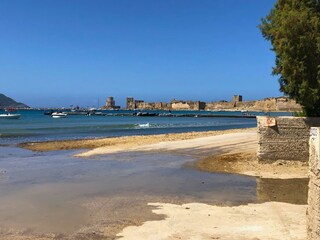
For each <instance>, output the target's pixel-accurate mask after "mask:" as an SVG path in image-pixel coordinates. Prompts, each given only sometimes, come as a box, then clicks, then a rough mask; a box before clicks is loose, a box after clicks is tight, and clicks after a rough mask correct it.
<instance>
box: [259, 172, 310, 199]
mask: <svg viewBox="0 0 320 240" xmlns="http://www.w3.org/2000/svg"><path fill="white" fill-rule="evenodd" d="M308 183H309V179H308V178H295V179H271V178H257V200H258V201H259V202H270V201H275V202H286V203H292V204H307V202H308Z"/></svg>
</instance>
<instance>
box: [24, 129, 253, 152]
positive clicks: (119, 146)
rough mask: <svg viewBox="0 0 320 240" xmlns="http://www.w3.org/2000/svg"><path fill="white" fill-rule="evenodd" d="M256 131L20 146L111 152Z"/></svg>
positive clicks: (135, 137)
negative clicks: (101, 149) (97, 149)
mask: <svg viewBox="0 0 320 240" xmlns="http://www.w3.org/2000/svg"><path fill="white" fill-rule="evenodd" d="M250 130H252V131H254V130H255V128H252V129H232V130H223V131H208V132H187V133H170V134H159V135H144V136H124V137H110V138H99V139H80V140H62V141H47V142H27V143H22V144H20V145H19V146H20V147H23V148H26V149H29V150H32V151H55V150H72V149H95V148H100V147H101V148H105V149H110V152H115V151H126V150H127V149H129V148H134V147H138V146H143V145H146V144H153V143H159V142H164V141H166V142H172V141H179V140H188V139H195V138H201V137H208V136H217V135H222V134H227V133H239V132H248V131H250Z"/></svg>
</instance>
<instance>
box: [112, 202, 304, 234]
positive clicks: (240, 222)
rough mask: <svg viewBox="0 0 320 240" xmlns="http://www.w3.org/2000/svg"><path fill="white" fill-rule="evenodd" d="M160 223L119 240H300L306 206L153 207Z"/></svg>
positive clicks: (136, 229) (127, 230)
mask: <svg viewBox="0 0 320 240" xmlns="http://www.w3.org/2000/svg"><path fill="white" fill-rule="evenodd" d="M149 205H151V206H155V207H157V209H156V210H153V212H154V213H156V214H164V215H166V216H167V217H166V219H164V220H160V221H148V222H145V223H144V224H143V225H142V226H138V227H134V226H131V227H127V228H125V229H124V230H123V231H122V232H121V233H119V234H118V235H117V236H121V237H122V238H120V239H122V240H141V239H145V240H156V239H157V240H160V239H161V240H169V239H170V240H175V239H183V240H186V239H190V240H191V239H192V240H198V239H199V240H207V239H208V240H209V239H221V240H222V239H223V240H258V239H259V240H274V239H278V240H304V239H306V227H305V226H306V217H305V212H306V206H305V205H300V206H299V205H292V204H287V203H276V202H269V203H263V204H249V205H244V206H237V207H219V206H211V205H207V204H200V203H189V204H183V205H175V204H165V203H153V204H149Z"/></svg>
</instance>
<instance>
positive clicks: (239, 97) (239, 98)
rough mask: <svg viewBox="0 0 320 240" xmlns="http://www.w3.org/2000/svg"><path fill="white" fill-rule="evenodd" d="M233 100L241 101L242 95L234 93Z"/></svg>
mask: <svg viewBox="0 0 320 240" xmlns="http://www.w3.org/2000/svg"><path fill="white" fill-rule="evenodd" d="M233 102H236V103H237V102H242V95H234V96H233Z"/></svg>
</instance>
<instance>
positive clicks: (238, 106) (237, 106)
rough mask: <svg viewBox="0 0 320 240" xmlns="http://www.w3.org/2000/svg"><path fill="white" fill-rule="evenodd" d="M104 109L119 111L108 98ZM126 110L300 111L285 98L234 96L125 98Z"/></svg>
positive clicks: (111, 98) (298, 106)
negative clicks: (215, 98) (213, 98)
mask: <svg viewBox="0 0 320 240" xmlns="http://www.w3.org/2000/svg"><path fill="white" fill-rule="evenodd" d="M103 108H104V109H120V106H116V105H115V100H114V98H113V97H108V99H107V101H106V106H104V107H103ZM125 109H127V110H137V109H138V110H195V111H198V110H214V111H266V112H269V111H288V112H291V111H292V112H293V111H301V106H300V105H299V104H297V103H296V102H295V101H294V100H292V99H289V98H287V97H277V98H265V99H263V100H255V101H243V97H242V96H241V95H234V96H233V98H232V100H231V101H225V100H223V101H217V102H202V101H191V100H188V101H184V100H176V99H173V100H172V101H170V103H166V102H145V101H144V100H135V99H134V98H133V97H127V99H126V107H125Z"/></svg>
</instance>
